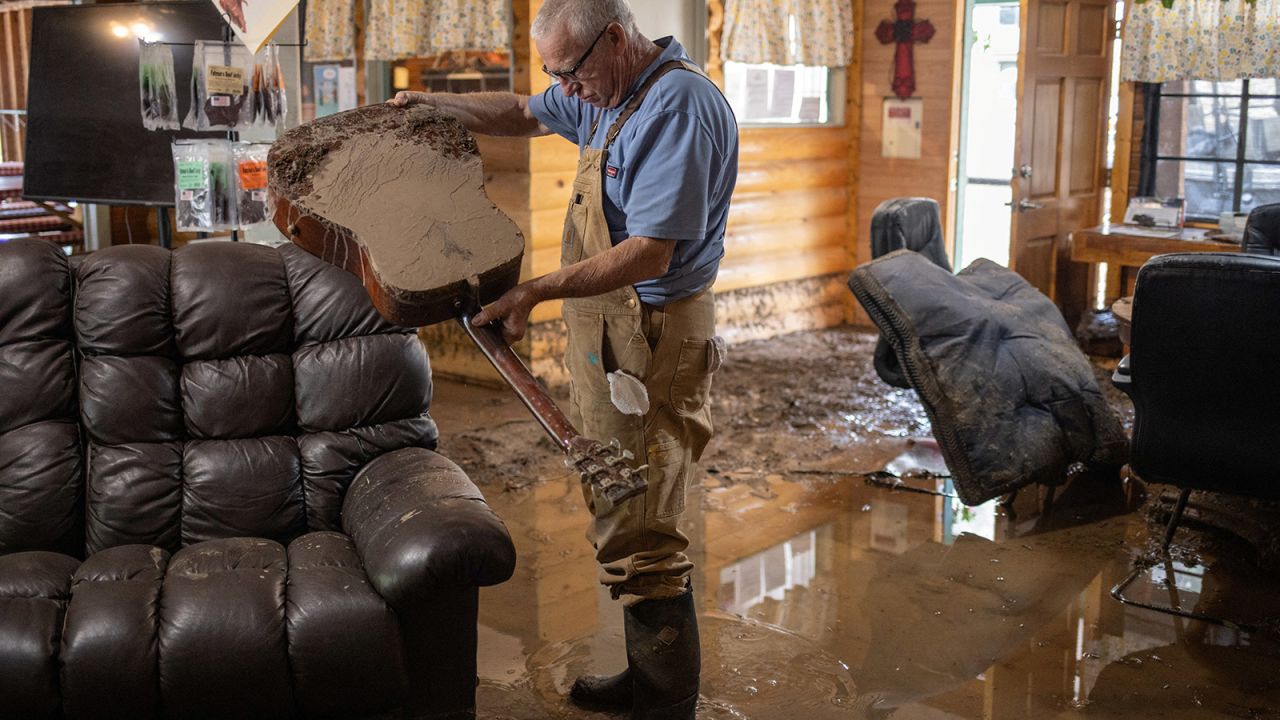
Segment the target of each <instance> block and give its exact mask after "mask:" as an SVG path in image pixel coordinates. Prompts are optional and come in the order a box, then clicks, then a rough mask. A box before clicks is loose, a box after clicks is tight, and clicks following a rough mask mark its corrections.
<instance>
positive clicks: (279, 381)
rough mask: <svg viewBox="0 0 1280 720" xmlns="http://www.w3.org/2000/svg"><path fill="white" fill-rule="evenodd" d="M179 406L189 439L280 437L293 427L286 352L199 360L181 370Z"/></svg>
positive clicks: (291, 378) (291, 370)
mask: <svg viewBox="0 0 1280 720" xmlns="http://www.w3.org/2000/svg"><path fill="white" fill-rule="evenodd" d="M182 407H183V409H184V411H185V412H186V424H187V432H188V433H189V434H190V436H191V437H192V438H198V439H213V438H222V439H230V438H247V437H255V436H262V435H281V434H284V433H287V432H289V431H291V430H292V429H293V427H294V424H295V422H294V416H293V363H292V362H291V361H290V358H289V356H288V355H248V356H238V357H233V358H226V359H222V360H201V361H195V362H191V363H188V364H187V365H186V366H184V367H183V368H182Z"/></svg>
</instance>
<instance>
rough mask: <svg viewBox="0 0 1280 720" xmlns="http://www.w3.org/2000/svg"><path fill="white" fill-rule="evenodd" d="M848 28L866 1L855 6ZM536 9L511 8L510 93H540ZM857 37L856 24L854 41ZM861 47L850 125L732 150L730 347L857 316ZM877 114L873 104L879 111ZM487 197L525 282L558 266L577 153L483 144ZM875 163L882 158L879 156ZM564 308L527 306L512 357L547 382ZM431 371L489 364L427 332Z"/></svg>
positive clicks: (852, 79)
mask: <svg viewBox="0 0 1280 720" xmlns="http://www.w3.org/2000/svg"><path fill="white" fill-rule="evenodd" d="M851 1H852V2H853V3H854V7H855V23H859V22H860V21H861V18H862V12H861V5H862V3H863V1H864V0H851ZM540 5H541V0H516V2H515V3H514V9H515V28H516V29H515V37H514V53H513V61H514V64H515V82H514V89H515V91H516V92H518V93H526V94H528V93H534V92H540V91H541V90H542V89H543V88H544V87H545V82H546V81H545V80H544V78H543V76H542V73H541V72H540V71H538V70H536V68H539V67H540V66H541V63H542V61H541V59H540V58H539V57H538V56H537V50H536V48H534V46H533V43H532V40H531V39H530V38H529V35H528V31H529V24H530V21H531V20H532V18H533V17H534V15H535V14H536V13H537V10H538V7H540ZM722 12H723V1H722V0H710V2H708V13H709V16H708V27H709V32H710V36H711V37H710V44H711V53H710V55H711V57H712V58H713V59H712V61H711V62H709V63H708V67H707V70H708V74H709V75H710V76H711V77H712V79H713V80H715V81H717V82H718V83H720V84H723V74H722V72H721V70H720V63H719V61H718V56H719V31H720V27H721V25H722V17H723V15H722ZM857 32H859V30H858V26H855V33H857ZM860 55H861V48H858V49H855V56H854V64H853V65H852V66H851V67H849V68H847V69H846V80H847V83H848V91H847V93H846V98H847V101H846V102H847V106H846V109H845V119H846V122H845V124H844V125H843V126H839V127H803V128H785V127H784V128H777V127H771V128H745V129H743V130H742V131H741V135H740V146H739V175H738V184H737V188H736V190H735V193H734V197H733V204H732V207H731V209H730V216H729V225H728V229H727V231H726V237H725V259H724V261H723V263H722V264H721V269H720V275H719V277H718V279H717V281H716V284H715V286H714V289H715V291H716V293H717V318H718V324H719V332H720V334H722V335H723V336H725V338H726V339H727V340H728V341H729V342H730V343H734V342H741V341H744V340H750V339H758V338H766V337H772V336H774V335H778V334H781V333H785V332H792V331H795V330H801V329H809V328H817V327H830V326H834V325H839V324H843V323H848V322H850V321H853V320H854V319H855V317H856V316H855V311H854V307H855V305H856V303H855V302H854V301H853V298H852V296H851V295H850V293H849V291H848V289H847V288H846V287H845V280H846V278H847V276H848V273H849V270H851V269H852V268H853V267H854V261H855V257H854V248H855V244H856V238H857V235H858V232H857V228H856V215H855V210H856V204H855V202H854V198H855V197H856V190H857V175H858V172H859V167H858V162H857V158H858V156H859V152H860V151H861V149H860V147H859V145H858V132H859V130H860V128H861V125H860V118H861V117H862V111H861V108H862V100H863V98H862V95H861V93H860V88H861V72H860V69H859V66H858V63H859V60H860ZM877 107H878V105H877ZM479 142H480V149H481V155H482V157H483V158H484V162H485V176H486V177H485V182H486V188H487V190H488V191H489V194H490V197H491V199H492V200H493V201H494V203H495V204H496V205H498V206H499V207H500V208H502V209H503V210H504V211H506V212H507V213H508V214H509V215H510V216H511V217H512V218H513V219H514V220H515V221H516V223H517V225H519V226H520V228H521V230H522V231H523V232H524V234H525V242H526V252H525V268H524V277H526V278H528V277H534V276H537V275H540V274H543V273H547V272H550V271H552V270H554V269H555V268H556V267H558V265H559V258H560V240H561V231H562V227H563V221H564V212H565V205H566V202H567V198H568V195H567V194H568V188H569V186H570V185H571V183H572V181H573V176H574V172H575V169H576V167H577V157H578V151H577V148H576V147H574V146H573V145H571V144H570V143H567V142H565V141H564V140H563V139H561V138H558V137H546V138H535V139H532V140H515V139H502V138H481V139H480V141H479ZM877 154H878V150H877ZM559 318H560V303H559V302H552V303H545V304H543V305H540V306H538V307H537V308H535V309H534V312H533V315H532V317H531V326H530V331H529V336H528V339H527V340H526V341H525V342H524V344H523V345H522V346H521V347H519V348H517V350H518V351H520V352H521V354H522V355H524V356H525V358H526V359H527V360H529V361H530V364H531V365H532V367H533V369H534V372H535V373H536V374H538V375H539V376H540V377H542V378H543V379H544V380H546V381H547V382H549V383H551V384H558V383H561V382H564V381H565V380H566V376H565V374H564V371H563V367H562V364H561V360H560V358H561V355H562V354H563V351H564V342H565V337H564V328H563V324H562V323H561V322H560V320H559ZM423 336H424V339H425V340H426V342H427V343H428V345H429V346H430V348H431V353H432V362H433V365H434V368H435V370H436V372H438V373H442V374H445V375H461V376H465V377H467V378H469V379H473V380H481V381H485V380H493V379H495V376H494V375H493V374H492V372H491V370H490V368H488V367H487V365H486V363H485V362H484V361H483V360H482V359H480V358H479V357H478V355H477V354H476V353H475V352H473V351H472V350H471V348H470V346H469V345H470V344H469V342H466V341H465V340H464V339H463V338H462V337H461V334H460V333H459V332H458V331H456V330H455V329H454V328H452V327H436V328H430V329H427V330H424V331H423Z"/></svg>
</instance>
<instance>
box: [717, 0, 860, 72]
mask: <svg viewBox="0 0 1280 720" xmlns="http://www.w3.org/2000/svg"><path fill="white" fill-rule="evenodd" d="M720 48H721V50H720V56H721V59H723V60H733V61H736V62H744V63H774V64H777V65H796V64H801V65H814V66H820V65H826V66H828V67H844V66H847V65H849V64H850V63H851V62H852V60H853V3H851V2H849V0H725V4H724V40H723V42H722V43H721V46H720Z"/></svg>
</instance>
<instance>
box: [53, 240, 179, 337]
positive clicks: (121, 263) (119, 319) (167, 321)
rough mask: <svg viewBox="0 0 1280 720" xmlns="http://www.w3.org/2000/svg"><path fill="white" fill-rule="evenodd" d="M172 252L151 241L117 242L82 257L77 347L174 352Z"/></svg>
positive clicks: (76, 313) (76, 322)
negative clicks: (170, 295)
mask: <svg viewBox="0 0 1280 720" xmlns="http://www.w3.org/2000/svg"><path fill="white" fill-rule="evenodd" d="M170 256H171V253H170V252H169V251H168V250H165V249H163V248H159V247H155V246H153V245H118V246H115V247H111V248H106V249H104V250H100V251H98V252H95V253H91V254H90V255H89V256H88V257H86V258H85V260H84V262H82V263H81V264H80V267H79V268H77V271H76V278H77V288H76V304H75V327H76V337H77V341H78V343H79V346H80V350H81V352H83V353H85V354H86V355H134V356H136V355H159V356H163V357H172V355H173V352H174V349H173V321H172V317H171V315H170V311H169V307H170V297H169V270H170Z"/></svg>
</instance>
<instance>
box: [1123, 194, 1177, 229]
mask: <svg viewBox="0 0 1280 720" xmlns="http://www.w3.org/2000/svg"><path fill="white" fill-rule="evenodd" d="M1183 206H1184V203H1183V200H1182V198H1162V197H1135V198H1131V199H1130V200H1129V206H1128V207H1127V208H1125V211H1124V224H1125V225H1139V226H1142V227H1150V228H1180V227H1182V217H1183Z"/></svg>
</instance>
